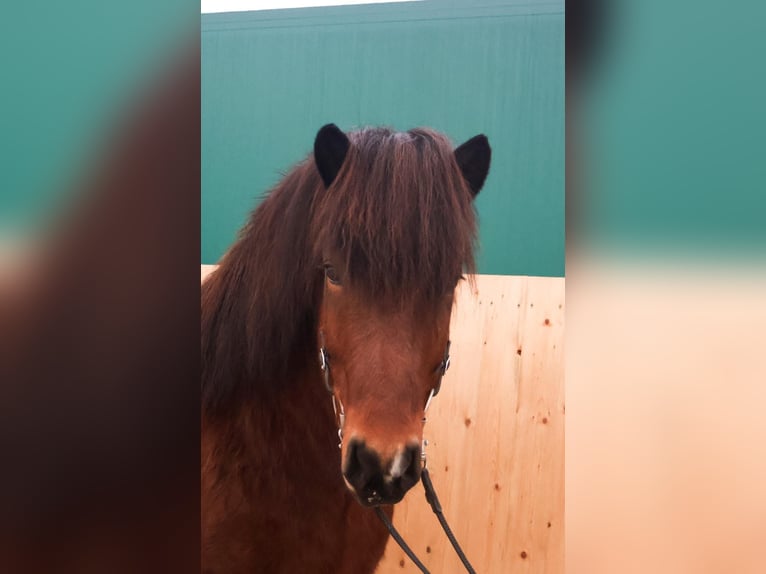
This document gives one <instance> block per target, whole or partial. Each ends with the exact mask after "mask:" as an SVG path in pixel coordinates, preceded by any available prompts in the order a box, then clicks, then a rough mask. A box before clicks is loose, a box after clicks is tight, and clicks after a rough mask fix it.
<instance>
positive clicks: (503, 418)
mask: <svg viewBox="0 0 766 574" xmlns="http://www.w3.org/2000/svg"><path fill="white" fill-rule="evenodd" d="M476 288H477V291H478V293H476V294H472V293H471V292H470V289H469V288H468V285H467V284H462V285H461V288H460V289H459V292H458V296H457V307H456V309H455V311H454V313H453V321H452V334H451V337H452V342H453V346H452V367H451V369H450V371H449V373H448V374H447V376H446V377H445V379H444V383H443V386H442V391H441V393H440V394H439V396H438V397H437V399H435V401H434V402H433V403H432V405H431V409H430V412H429V420H428V424H427V427H426V437H427V438H429V442H430V444H429V446H428V449H427V451H428V468H429V470H430V472H431V476H432V479H433V482H434V485H435V488H436V490H437V493H438V494H439V498H440V500H441V502H442V506H443V507H444V511H445V515H446V517H447V520H448V521H449V523H450V526H451V527H452V529H453V531H454V533H455V535H456V537H457V539H458V540H459V541H460V543H461V545H462V547H463V549H464V550H465V552H466V555H467V556H468V558H469V559H470V560H471V562H472V563H473V565H474V567H475V569H476V571H477V572H481V573H483V574H491V573H498V574H500V573H503V574H505V573H508V572H514V573H516V572H529V573H538V572H540V573H542V572H563V571H564V385H563V383H564V377H563V374H564V371H563V332H564V279H563V278H544V277H509V276H490V275H482V276H479V277H477V279H476ZM519 351H520V354H519ZM394 524H395V525H396V527H397V528H398V529H399V531H400V532H401V533H402V535H403V536H404V538H405V540H407V541H408V543H409V544H410V546H411V547H412V548H413V550H414V551H415V552H416V553H417V554H418V556H419V557H420V558H421V560H423V562H424V563H425V565H426V566H427V567H428V568H429V570H430V571H431V572H434V573H437V572H439V573H452V572H455V573H457V572H462V571H463V569H462V565H461V564H460V561H459V559H458V558H457V556H456V555H455V553H454V551H453V550H452V548H451V546H450V544H449V541H448V540H447V538H446V536H445V535H444V534H443V532H442V531H441V528H440V526H439V523H438V521H437V520H436V517H435V516H434V515H433V514H432V512H431V510H430V508H429V506H428V504H427V503H426V501H425V497H424V496H423V492H422V489H421V488H420V487H415V488H414V489H413V490H412V491H411V492H410V493H409V494H408V495H407V496H406V497H405V499H404V501H402V503H401V504H400V505H399V506H398V507H397V511H396V515H395V517H394ZM377 572H378V574H393V573H409V572H412V573H416V572H418V570H417V568H415V566H414V565H412V564H411V563H410V561H409V559H407V557H406V556H405V555H404V553H403V552H402V551H401V550H400V549H399V547H398V546H397V545H396V543H395V542H394V541H393V540H391V541H390V543H389V545H388V547H387V548H386V554H385V556H384V559H383V561H382V563H381V564H380V566H379V567H378V570H377Z"/></svg>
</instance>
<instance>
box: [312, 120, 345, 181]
mask: <svg viewBox="0 0 766 574" xmlns="http://www.w3.org/2000/svg"><path fill="white" fill-rule="evenodd" d="M348 146H349V141H348V138H347V137H346V134H344V133H343V132H342V131H340V129H339V128H338V126H336V125H335V124H327V125H325V126H322V128H321V129H320V130H319V131H318V132H317V137H316V139H315V140H314V162H316V166H317V169H318V170H319V175H321V176H322V181H323V182H324V184H325V187H330V184H331V183H332V182H333V181H335V178H336V177H337V175H338V172H339V171H340V168H341V166H342V165H343V160H344V159H346V153H347V152H348Z"/></svg>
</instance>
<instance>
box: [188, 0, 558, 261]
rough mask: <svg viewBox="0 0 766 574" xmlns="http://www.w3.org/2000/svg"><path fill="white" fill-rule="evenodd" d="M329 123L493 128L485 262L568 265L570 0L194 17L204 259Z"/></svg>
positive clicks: (213, 256)
mask: <svg viewBox="0 0 766 574" xmlns="http://www.w3.org/2000/svg"><path fill="white" fill-rule="evenodd" d="M327 122H334V123H336V124H338V126H340V127H341V128H342V129H351V128H353V127H357V126H363V125H388V126H392V127H394V128H397V129H409V128H412V127H415V126H430V127H433V128H435V129H437V130H439V131H442V132H444V133H446V134H447V135H449V136H450V138H452V140H453V141H454V142H455V143H456V144H459V143H461V142H462V141H464V140H465V139H467V138H469V137H471V136H473V135H475V134H477V133H480V132H483V133H485V134H487V136H488V137H489V140H490V143H491V145H492V148H493V159H492V168H491V170H490V175H489V178H488V180H487V184H486V186H485V188H484V189H483V190H482V192H481V194H480V195H479V197H478V199H477V208H478V211H479V217H480V225H481V232H480V250H479V258H478V262H479V271H480V272H481V273H489V274H514V275H543V276H562V275H563V274H564V5H563V1H554V2H546V1H538V2H529V0H527V1H525V2H518V1H517V2H512V1H507V0H506V1H494V2H491V1H483V2H454V3H453V2H427V1H426V2H412V3H402V4H382V5H381V4H378V5H366V6H345V7H333V8H308V9H297V10H272V11H264V12H242V13H229V14H209V15H203V18H202V262H203V263H215V262H216V261H217V260H218V258H219V257H220V256H221V255H222V254H223V253H224V252H225V250H226V249H227V248H228V246H229V245H230V243H231V242H232V241H233V239H234V237H235V234H236V232H237V230H238V229H239V228H240V227H241V226H242V224H243V223H244V221H245V219H246V217H247V214H248V213H249V211H250V210H251V209H252V207H253V206H254V205H255V204H256V202H257V201H258V199H259V198H260V197H261V196H262V194H263V193H264V192H265V191H267V190H268V189H269V188H270V187H271V186H272V185H273V184H274V183H276V182H277V181H278V180H279V179H280V177H281V174H282V173H285V172H286V171H287V170H288V169H289V168H290V167H291V166H292V165H293V164H294V163H295V162H297V161H299V160H300V159H302V158H303V157H304V156H305V155H306V154H307V153H308V152H309V151H310V150H311V147H312V144H313V139H314V135H315V134H316V131H317V129H318V128H319V127H320V126H322V125H323V124H325V123H327Z"/></svg>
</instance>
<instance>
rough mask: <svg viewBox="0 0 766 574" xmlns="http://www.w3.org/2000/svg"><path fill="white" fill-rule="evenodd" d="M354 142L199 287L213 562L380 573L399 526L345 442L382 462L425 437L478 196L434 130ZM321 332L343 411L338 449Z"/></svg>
mask: <svg viewBox="0 0 766 574" xmlns="http://www.w3.org/2000/svg"><path fill="white" fill-rule="evenodd" d="M349 139H350V141H351V146H350V148H349V150H348V154H347V155H346V157H345V161H344V163H343V166H342V168H341V169H340V172H339V173H338V175H337V178H336V179H335V181H334V182H333V183H332V185H330V187H329V188H325V186H324V184H323V183H322V181H321V179H320V177H319V175H318V172H317V169H316V166H315V165H314V162H313V159H312V158H309V159H308V160H306V161H304V162H303V163H301V164H299V165H298V166H297V167H296V168H294V169H293V170H292V171H291V172H290V173H289V174H287V176H286V177H285V178H284V179H283V181H282V182H281V183H280V184H279V185H278V186H277V187H276V188H275V189H274V190H273V191H272V193H271V194H270V195H269V196H268V198H266V199H265V200H264V201H263V202H262V203H261V205H260V206H259V207H258V209H256V210H255V212H254V213H253V215H252V217H251V219H250V221H249V223H248V224H247V225H246V226H245V228H244V229H243V231H242V233H241V234H240V237H239V239H238V241H237V242H236V243H235V244H234V246H233V247H232V248H231V250H230V251H229V252H228V253H227V254H226V256H225V257H224V258H223V260H222V262H221V265H220V266H219V268H218V270H217V271H216V272H214V273H213V275H212V276H211V277H210V278H209V280H208V281H207V282H206V283H205V284H204V285H203V289H202V353H203V380H202V400H203V437H202V512H203V524H202V528H203V568H204V569H205V570H206V571H208V572H264V573H271V572H274V573H287V572H291V573H292V572H312V573H322V572H328V573H329V572H333V573H349V574H351V573H353V574H359V573H365V572H373V571H374V569H375V566H376V564H377V563H378V561H379V560H380V558H381V556H382V553H383V549H384V548H385V544H386V541H387V538H388V533H387V532H386V530H385V528H384V527H383V526H382V525H381V524H380V523H379V522H378V521H377V518H376V517H375V516H374V513H373V512H372V511H371V510H370V509H367V508H364V507H362V506H361V505H360V504H358V503H357V501H356V500H355V499H354V496H353V495H352V494H351V492H350V491H349V489H347V488H346V486H345V485H344V482H343V478H342V475H341V467H342V464H343V463H342V460H345V457H346V447H347V445H348V442H349V439H350V438H352V437H357V438H359V439H360V440H364V441H365V442H366V444H367V445H368V446H371V448H373V449H374V450H375V451H376V452H377V453H379V455H380V457H381V460H383V461H384V462H386V463H387V462H388V461H390V460H391V459H392V457H393V456H394V455H395V454H396V451H397V450H398V449H400V448H401V446H402V445H403V444H405V443H407V442H410V443H412V442H417V443H418V444H419V441H420V439H421V437H422V422H421V418H422V409H423V406H424V403H425V400H426V397H427V395H428V392H429V391H430V389H431V388H432V387H433V385H434V384H435V382H436V381H437V375H436V374H435V370H434V369H435V367H436V366H437V365H438V363H439V361H440V360H441V358H442V354H443V351H444V346H445V345H446V341H447V338H448V329H449V317H450V311H451V306H452V291H453V289H454V286H455V283H456V282H457V280H458V278H459V277H460V275H461V273H462V272H463V271H464V270H468V271H471V270H472V269H473V242H474V237H475V215H474V210H473V206H472V198H473V195H474V194H473V193H472V192H471V190H470V189H469V187H468V185H467V184H466V181H465V180H464V179H463V177H462V175H461V171H460V167H459V166H458V164H457V162H456V160H455V155H454V153H453V149H452V146H451V145H450V143H449V142H448V140H447V139H446V138H445V137H444V136H441V135H440V134H438V133H436V132H433V131H430V130H427V129H416V130H411V131H409V132H405V133H397V132H392V131H390V130H387V129H366V130H362V131H359V132H355V133H351V134H349ZM327 263H330V264H332V265H333V266H334V267H335V269H336V270H337V272H338V274H339V275H340V276H341V278H342V285H335V284H333V283H332V282H330V281H329V280H327V279H326V278H324V276H323V271H322V267H323V265H324V264H327ZM320 330H321V331H322V333H323V336H324V339H325V344H326V346H327V349H328V351H329V353H330V356H331V365H332V382H333V385H334V388H335V392H336V394H337V396H338V397H339V398H340V399H341V400H342V401H343V404H344V405H345V408H346V413H347V423H346V427H345V429H344V432H345V440H344V449H343V451H342V452H341V451H340V450H339V449H338V447H337V435H336V429H337V427H336V422H335V419H334V415H333V411H332V407H331V402H330V397H329V396H328V394H327V391H326V390H325V388H324V384H323V382H322V378H321V374H320V370H319V367H318V360H317V350H318V347H319V343H318V332H319V331H320ZM342 457H343V459H342ZM385 508H387V511H388V512H389V513H392V512H393V510H392V507H385Z"/></svg>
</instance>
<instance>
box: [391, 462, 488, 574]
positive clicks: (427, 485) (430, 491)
mask: <svg viewBox="0 0 766 574" xmlns="http://www.w3.org/2000/svg"><path fill="white" fill-rule="evenodd" d="M420 480H421V481H422V482H423V488H424V489H425V491H426V500H427V501H428V504H430V505H431V510H433V511H434V514H435V515H436V518H438V519H439V524H441V525H442V530H444V533H445V534H446V535H447V538H449V541H450V544H452V548H454V549H455V552H456V553H457V555H458V558H460V561H461V562H462V563H463V566H465V569H466V570H467V571H468V572H469V574H476V570H474V569H473V566H471V563H470V562H469V561H468V558H467V557H466V555H465V553H464V552H463V549H462V548H460V544H458V541H457V538H455V535H454V534H453V533H452V529H451V528H450V527H449V524H447V519H446V518H445V517H444V513H443V512H442V505H441V504H439V497H438V496H436V490H435V489H434V485H433V483H432V482H431V477H430V475H429V474H428V469H427V468H424V469H423V471H422V472H421V474H420ZM400 546H401V545H400ZM410 558H412V556H410Z"/></svg>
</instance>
